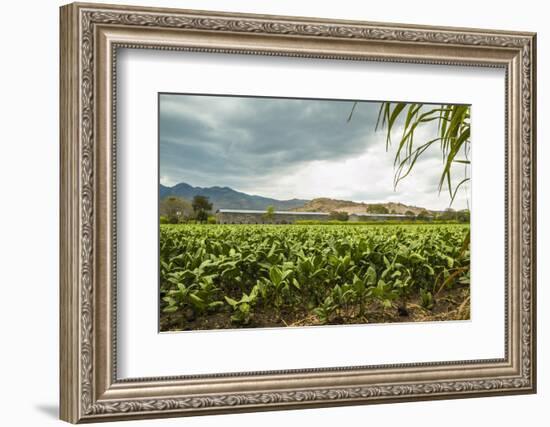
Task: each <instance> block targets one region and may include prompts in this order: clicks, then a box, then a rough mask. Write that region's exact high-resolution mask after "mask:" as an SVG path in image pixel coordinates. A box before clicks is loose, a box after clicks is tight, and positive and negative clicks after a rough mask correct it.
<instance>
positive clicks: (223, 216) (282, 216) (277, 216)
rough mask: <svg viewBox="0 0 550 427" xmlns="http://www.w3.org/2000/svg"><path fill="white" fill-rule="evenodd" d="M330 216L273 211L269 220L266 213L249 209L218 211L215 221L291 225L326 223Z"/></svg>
mask: <svg viewBox="0 0 550 427" xmlns="http://www.w3.org/2000/svg"><path fill="white" fill-rule="evenodd" d="M329 219H330V215H329V214H328V213H326V212H292V211H274V212H273V214H272V215H271V218H267V217H266V211H260V210H251V209H218V210H217V211H216V220H217V221H218V224H293V223H294V222H296V221H304V220H312V221H328V220H329Z"/></svg>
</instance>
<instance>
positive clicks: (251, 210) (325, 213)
mask: <svg viewBox="0 0 550 427" xmlns="http://www.w3.org/2000/svg"><path fill="white" fill-rule="evenodd" d="M218 212H219V213H240V214H265V212H266V211H265V210H263V211H260V210H253V209H218V210H217V211H216V213H218ZM273 213H274V214H278V215H329V214H328V213H327V212H294V211H275V212H273Z"/></svg>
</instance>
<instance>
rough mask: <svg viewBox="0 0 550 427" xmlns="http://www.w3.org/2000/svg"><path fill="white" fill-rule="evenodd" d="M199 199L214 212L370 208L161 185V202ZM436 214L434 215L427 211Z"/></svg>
mask: <svg viewBox="0 0 550 427" xmlns="http://www.w3.org/2000/svg"><path fill="white" fill-rule="evenodd" d="M197 195H201V196H206V197H208V199H209V200H210V201H211V202H212V203H213V205H214V206H213V207H214V210H216V209H255V210H265V209H267V207H268V206H274V207H275V209H276V210H279V211H296V212H347V213H348V214H352V213H366V212H367V209H368V207H369V204H368V203H361V202H352V201H350V200H336V199H329V198H326V197H321V198H318V199H313V200H302V199H291V200H277V199H271V198H269V197H262V196H255V195H251V194H246V193H242V192H240V191H236V190H233V189H232V188H229V187H193V186H192V185H189V184H187V183H185V182H182V183H180V184H176V185H174V186H173V187H167V186H164V185H162V184H160V188H159V196H160V200H162V199H164V198H165V197H167V196H178V197H183V198H184V199H187V200H192V199H193V197H195V196H197ZM376 205H382V206H385V207H386V208H387V209H388V211H389V212H390V213H396V214H404V213H406V212H407V211H411V212H414V214H415V215H418V214H419V213H420V212H421V211H423V210H424V208H422V207H418V206H409V205H405V204H403V203H394V202H389V203H376ZM428 212H432V213H435V212H434V211H428Z"/></svg>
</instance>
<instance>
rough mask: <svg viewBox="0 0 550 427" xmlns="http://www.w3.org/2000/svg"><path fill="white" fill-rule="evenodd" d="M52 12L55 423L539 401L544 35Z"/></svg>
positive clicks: (124, 10)
mask: <svg viewBox="0 0 550 427" xmlns="http://www.w3.org/2000/svg"><path fill="white" fill-rule="evenodd" d="M60 22H61V49H60V52H61V85H60V89H61V94H60V97H61V98H60V100H61V107H60V108H61V112H60V123H61V124H60V134H61V227H60V228H61V238H60V242H61V247H60V254H61V266H60V267H61V283H60V287H61V288H60V292H61V303H60V306H61V313H60V316H61V319H60V324H61V331H60V337H61V344H60V345H61V348H60V372H61V378H60V384H61V405H60V406H61V411H60V413H61V418H62V419H63V420H65V421H69V422H72V423H79V422H94V421H112V420H123V419H130V418H154V417H169V416H186V415H201V414H216V413H227V412H243V411H259V410H280V409H291V408H292V409H295V408H307V407H320V406H331V405H356V404H370V403H385V402H402V401H411V400H430V399H443V398H463V397H479V396H487V395H496V394H521V393H534V392H535V391H536V331H535V326H536V318H535V315H536V310H535V308H536V304H535V303H536V299H535V295H536V286H535V278H536V254H535V248H536V242H535V236H536V217H535V216H536V182H535V177H536V173H535V154H536V150H535V149H536V146H535V137H536V129H535V122H536V117H535V105H536V102H535V94H536V90H535V89H536V86H535V83H536V73H535V71H536V62H535V60H536V45H535V41H536V37H535V34H533V33H518V32H507V31H494V30H480V29H462V28H438V27H423V26H412V25H403V24H382V23H369V22H353V21H331V20H323V19H314V18H297V17H281V16H263V15H243V14H230V13H217V12H201V11H189V10H176V9H159V8H143V7H129V6H110V5H93V4H70V5H67V6H63V7H62V8H61V20H60Z"/></svg>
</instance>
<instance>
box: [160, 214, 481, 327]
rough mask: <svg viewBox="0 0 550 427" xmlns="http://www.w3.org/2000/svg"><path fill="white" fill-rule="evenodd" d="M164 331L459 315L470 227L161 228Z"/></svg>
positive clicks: (466, 309)
mask: <svg viewBox="0 0 550 427" xmlns="http://www.w3.org/2000/svg"><path fill="white" fill-rule="evenodd" d="M160 304H161V307H160V327H161V331H176V330H197V329H226V328H242V327H281V326H309V325H326V324H354V323H355V324H358V323H383V322H403V321H407V322H415V321H434V320H463V319H468V318H469V315H470V251H469V226H468V225H459V224H451V225H442V224H428V225H387V224H386V225H384V224H381V225H357V226H351V225H283V226H278V225H219V224H214V225H188V224H181V225H161V227H160Z"/></svg>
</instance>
